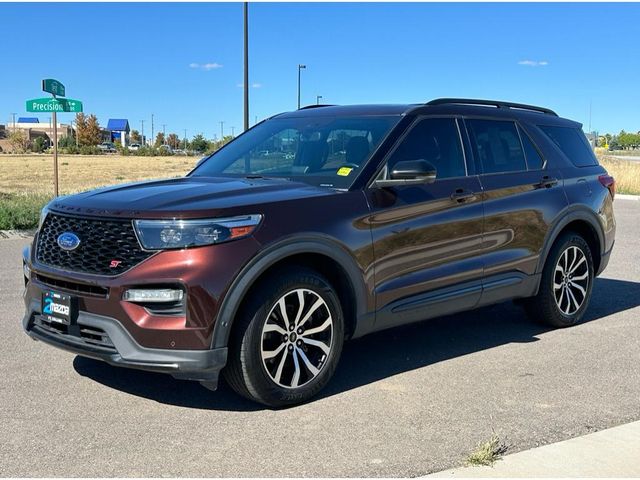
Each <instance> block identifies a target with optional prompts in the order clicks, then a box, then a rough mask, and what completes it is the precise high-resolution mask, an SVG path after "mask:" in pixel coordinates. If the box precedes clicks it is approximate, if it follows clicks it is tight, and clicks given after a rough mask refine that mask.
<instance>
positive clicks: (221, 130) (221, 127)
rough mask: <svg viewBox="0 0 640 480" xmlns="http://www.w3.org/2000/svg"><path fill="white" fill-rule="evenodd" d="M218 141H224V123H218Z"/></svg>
mask: <svg viewBox="0 0 640 480" xmlns="http://www.w3.org/2000/svg"><path fill="white" fill-rule="evenodd" d="M220 140H224V122H220Z"/></svg>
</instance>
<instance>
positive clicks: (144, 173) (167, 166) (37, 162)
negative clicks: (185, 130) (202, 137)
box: [0, 155, 200, 195]
mask: <svg viewBox="0 0 640 480" xmlns="http://www.w3.org/2000/svg"><path fill="white" fill-rule="evenodd" d="M199 158H200V157H178V156H172V157H142V156H140V157H137V156H126V157H125V156H121V155H95V156H94V155H86V156H84V155H61V156H60V157H59V158H58V168H59V175H60V192H61V193H62V194H68V193H74V192H80V191H83V190H90V189H92V188H96V187H101V186H104V185H113V184H116V183H125V182H133V181H136V180H146V179H151V178H167V177H177V176H181V175H184V174H185V173H187V172H188V171H190V170H191V169H192V168H193V167H194V166H195V164H196V162H197V161H198V160H199ZM0 193H21V194H25V193H38V194H51V195H53V159H52V156H51V155H0Z"/></svg>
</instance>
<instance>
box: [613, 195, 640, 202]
mask: <svg viewBox="0 0 640 480" xmlns="http://www.w3.org/2000/svg"><path fill="white" fill-rule="evenodd" d="M618 199H620V200H635V201H636V202H638V201H640V195H627V194H625V193H616V200H618Z"/></svg>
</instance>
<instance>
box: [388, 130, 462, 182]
mask: <svg viewBox="0 0 640 480" xmlns="http://www.w3.org/2000/svg"><path fill="white" fill-rule="evenodd" d="M405 160H426V161H428V162H430V163H431V164H433V166H434V167H436V178H451V177H463V176H465V175H466V170H465V167H464V154H463V153H462V146H461V145H460V135H459V134H458V126H457V125H456V121H455V119H453V118H427V119H424V120H420V121H419V122H418V123H417V124H416V125H415V126H414V127H413V128H412V129H411V131H410V132H409V134H408V135H407V136H406V137H405V138H404V140H402V143H401V144H400V145H399V146H398V148H397V149H396V150H395V152H393V155H392V156H391V158H390V159H389V162H388V163H387V166H388V167H389V169H391V168H393V166H394V165H395V164H396V163H398V162H401V161H405Z"/></svg>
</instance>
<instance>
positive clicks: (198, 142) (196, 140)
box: [191, 133, 209, 153]
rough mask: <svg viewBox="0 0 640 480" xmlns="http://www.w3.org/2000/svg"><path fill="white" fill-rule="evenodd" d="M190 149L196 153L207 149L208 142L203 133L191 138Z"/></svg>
mask: <svg viewBox="0 0 640 480" xmlns="http://www.w3.org/2000/svg"><path fill="white" fill-rule="evenodd" d="M191 149H192V150H193V151H195V152H198V153H204V152H206V151H207V150H208V149H209V142H208V141H207V139H206V138H204V135H202V134H201V133H199V134H198V135H196V136H194V137H193V140H191Z"/></svg>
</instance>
